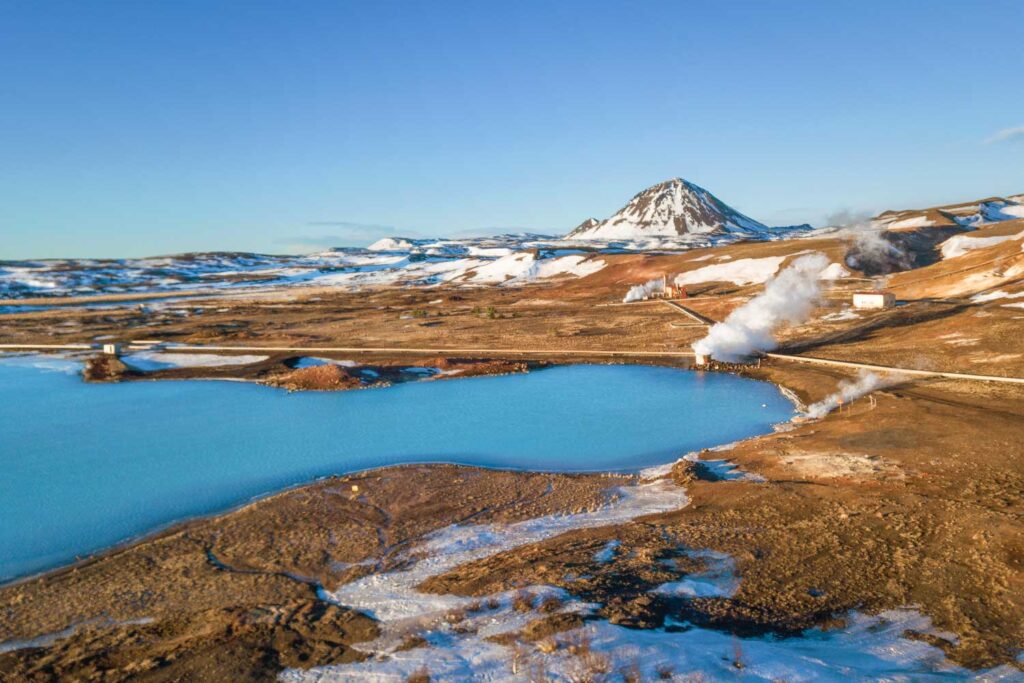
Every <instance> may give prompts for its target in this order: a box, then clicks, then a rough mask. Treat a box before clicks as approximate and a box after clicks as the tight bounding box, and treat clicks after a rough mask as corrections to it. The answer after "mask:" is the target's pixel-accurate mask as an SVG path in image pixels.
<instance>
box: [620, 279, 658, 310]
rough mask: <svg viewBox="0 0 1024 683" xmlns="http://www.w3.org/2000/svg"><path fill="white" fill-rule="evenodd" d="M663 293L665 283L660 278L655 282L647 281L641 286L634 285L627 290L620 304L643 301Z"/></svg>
mask: <svg viewBox="0 0 1024 683" xmlns="http://www.w3.org/2000/svg"><path fill="white" fill-rule="evenodd" d="M664 292H665V281H664V280H663V279H662V278H660V277H659V278H657V279H655V280H649V281H647V282H645V283H643V284H642V285H635V286H633V287H630V288H629V291H628V292H626V296H625V298H623V299H622V303H625V304H628V303H629V302H630V301H643V300H644V299H650V298H651V297H652V296H654V295H655V294H663V293H664Z"/></svg>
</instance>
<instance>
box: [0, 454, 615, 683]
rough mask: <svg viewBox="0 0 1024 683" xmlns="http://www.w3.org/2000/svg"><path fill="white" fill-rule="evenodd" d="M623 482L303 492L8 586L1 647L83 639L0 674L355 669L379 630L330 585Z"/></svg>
mask: <svg viewBox="0 0 1024 683" xmlns="http://www.w3.org/2000/svg"><path fill="white" fill-rule="evenodd" d="M625 481H627V478H625V477H608V476H604V475H587V476H571V475H557V474H532V473H512V472H497V471H486V470H479V469H474V468H465V467H454V466H446V465H435V466H410V467H400V468H393V469H382V470H375V471H372V472H367V473H363V474H355V475H351V476H347V477H343V478H333V479H328V480H324V481H321V482H318V483H316V484H312V485H309V486H306V487H302V488H298V489H293V490H291V491H287V492H284V493H281V494H278V495H276V496H273V497H271V498H267V499H265V500H262V501H259V502H257V503H254V504H252V505H249V506H246V507H244V508H242V509H240V510H237V511H235V512H232V513H228V514H226V515H223V516H221V517H216V518H212V519H204V520H197V521H194V522H191V523H188V524H185V525H182V526H180V527H178V528H176V529H172V530H170V531H168V532H165V533H162V534H160V535H158V536H156V537H155V538H152V539H148V540H143V541H141V542H138V543H136V544H133V545H131V546H129V547H127V548H123V549H118V550H115V551H111V552H109V553H107V554H105V555H101V556H99V557H97V558H95V559H92V560H88V561H86V562H84V563H82V564H79V565H77V566H73V567H71V568H68V569H64V570H59V571H57V572H53V573H51V574H49V575H46V576H43V577H40V578H35V579H29V580H26V581H23V582H21V583H17V584H14V585H8V586H6V587H3V588H0V609H2V614H3V619H2V620H0V642H3V641H7V640H11V639H28V638H34V637H37V636H40V635H45V634H51V633H57V632H59V631H62V630H64V629H67V628H69V627H72V628H74V629H75V630H74V633H73V635H71V636H69V637H66V638H63V639H60V640H57V641H56V643H55V644H54V645H52V646H47V647H39V648H29V649H22V650H17V651H14V652H8V653H5V654H0V679H3V680H55V679H62V680H63V679H69V678H74V679H78V680H86V679H88V680H93V679H100V678H102V680H127V679H131V680H161V681H172V680H232V681H242V680H272V679H273V677H274V675H275V674H276V673H277V672H278V671H279V670H280V669H281V668H283V667H286V666H315V665H318V664H328V663H332V662H345V661H352V660H353V659H358V658H359V657H360V656H361V655H360V654H359V653H357V652H355V651H354V650H352V648H351V647H350V646H351V644H352V643H357V642H360V641H365V640H368V639H371V638H373V637H375V635H376V633H377V630H376V626H375V624H374V622H373V620H372V619H369V618H367V617H365V616H363V615H360V614H358V613H355V612H352V611H350V610H346V609H344V608H339V607H335V606H330V605H327V604H325V603H323V602H321V601H319V600H318V599H317V598H316V592H315V589H316V586H317V585H318V584H320V583H323V584H326V585H328V586H334V585H337V584H340V583H343V582H345V581H347V580H351V579H353V578H355V577H357V576H359V575H361V574H364V573H366V572H370V571H386V570H388V569H391V568H393V564H394V561H395V557H396V556H397V555H398V554H399V553H400V552H401V551H402V550H403V549H405V548H407V547H408V546H409V545H410V544H412V543H414V542H416V541H417V540H418V539H420V538H422V537H423V536H424V535H425V534H428V533H430V532H431V531H434V530H436V529H438V528H441V527H444V526H447V525H449V524H456V523H462V524H468V523H487V522H508V521H518V520H522V519H528V518H531V517H536V516H540V515H544V514H550V513H552V512H555V511H559V510H582V509H589V508H593V507H596V506H598V505H601V504H602V503H603V501H604V498H605V493H604V491H605V489H606V488H607V487H609V486H612V485H616V484H621V483H623V482H625ZM353 487H358V490H355V489H353ZM359 563H365V564H359ZM140 620H142V621H145V623H138V622H139V621H140ZM132 622H136V623H132Z"/></svg>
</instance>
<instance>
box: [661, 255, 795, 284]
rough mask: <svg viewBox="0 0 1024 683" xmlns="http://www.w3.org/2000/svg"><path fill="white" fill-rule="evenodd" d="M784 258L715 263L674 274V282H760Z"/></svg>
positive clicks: (776, 268)
mask: <svg viewBox="0 0 1024 683" xmlns="http://www.w3.org/2000/svg"><path fill="white" fill-rule="evenodd" d="M785 260H786V257H785V256H766V257H764V258H741V259H737V260H736V261H729V262H728V263H716V264H713V265H710V266H704V267H702V268H697V269H696V270H691V271H689V272H686V273H680V274H679V275H677V276H676V284H677V285H693V284H699V283H702V282H731V283H733V284H734V285H753V284H762V283H764V282H767V281H768V278H770V277H771V276H772V275H775V273H776V271H778V270H779V266H781V265H782V262H783V261H785Z"/></svg>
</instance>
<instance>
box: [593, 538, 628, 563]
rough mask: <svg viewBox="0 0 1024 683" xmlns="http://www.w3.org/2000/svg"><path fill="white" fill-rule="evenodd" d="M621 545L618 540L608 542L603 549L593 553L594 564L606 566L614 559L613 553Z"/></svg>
mask: <svg viewBox="0 0 1024 683" xmlns="http://www.w3.org/2000/svg"><path fill="white" fill-rule="evenodd" d="M620 545H622V544H621V542H620V541H618V540H612V541H608V542H607V543H605V544H604V547H603V548H601V549H600V550H598V551H597V552H596V553H594V562H599V563H601V564H607V563H609V562H611V561H612V560H614V559H615V551H616V550H617V549H618V547H619V546H620Z"/></svg>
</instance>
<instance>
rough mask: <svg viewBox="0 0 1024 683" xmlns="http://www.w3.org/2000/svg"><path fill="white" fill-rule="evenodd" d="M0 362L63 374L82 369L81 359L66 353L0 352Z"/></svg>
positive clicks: (72, 373)
mask: <svg viewBox="0 0 1024 683" xmlns="http://www.w3.org/2000/svg"><path fill="white" fill-rule="evenodd" d="M0 362H2V363H4V364H5V365H13V366H17V367H23V368H36V369H37V370H44V371H46V372H62V373H64V374H65V375H76V374H78V373H79V372H81V371H82V363H81V361H78V360H74V359H72V358H69V357H68V356H67V355H65V354H62V355H57V356H42V355H39V354H37V353H32V354H21V353H11V354H8V353H0Z"/></svg>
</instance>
